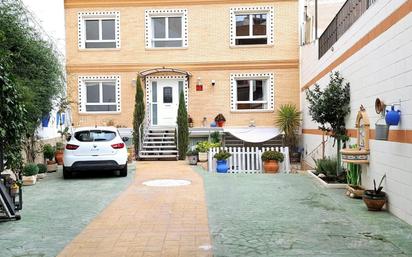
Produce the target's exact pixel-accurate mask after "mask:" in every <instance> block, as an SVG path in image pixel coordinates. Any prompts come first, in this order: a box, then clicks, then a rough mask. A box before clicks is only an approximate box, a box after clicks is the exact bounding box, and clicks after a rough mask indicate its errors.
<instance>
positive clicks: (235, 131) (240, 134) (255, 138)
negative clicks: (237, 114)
mask: <svg viewBox="0 0 412 257" xmlns="http://www.w3.org/2000/svg"><path fill="white" fill-rule="evenodd" d="M224 131H225V132H228V133H230V134H232V135H233V136H234V137H237V138H239V139H241V140H243V141H246V142H249V143H262V142H265V141H268V140H270V139H272V138H275V137H277V136H278V135H279V134H280V131H279V129H277V128H257V127H246V128H224Z"/></svg>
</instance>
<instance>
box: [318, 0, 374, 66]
mask: <svg viewBox="0 0 412 257" xmlns="http://www.w3.org/2000/svg"><path fill="white" fill-rule="evenodd" d="M375 2H376V0H347V1H346V2H345V4H344V5H343V6H342V8H341V9H340V10H339V12H338V13H337V14H336V16H335V18H333V20H332V21H331V23H330V24H329V26H328V27H327V28H326V29H325V31H324V32H323V34H322V35H321V36H320V38H319V53H318V54H319V55H318V58H319V59H320V58H322V56H323V55H324V54H325V53H326V52H327V51H328V50H329V49H331V48H332V46H333V45H334V44H335V43H336V41H338V40H339V38H340V37H341V36H342V35H343V34H344V33H345V32H346V31H347V30H348V29H349V28H350V27H351V26H352V24H354V23H355V22H356V21H357V20H358V19H359V18H360V17H361V16H362V15H363V13H364V12H365V11H366V10H367V9H368V8H369V7H370V6H371V5H372V4H374V3H375Z"/></svg>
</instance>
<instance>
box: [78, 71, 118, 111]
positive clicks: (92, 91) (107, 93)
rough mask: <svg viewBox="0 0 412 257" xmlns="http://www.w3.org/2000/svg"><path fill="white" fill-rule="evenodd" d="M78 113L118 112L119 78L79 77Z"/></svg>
mask: <svg viewBox="0 0 412 257" xmlns="http://www.w3.org/2000/svg"><path fill="white" fill-rule="evenodd" d="M79 111H80V112H83V113H102V112H109V113H110V112H120V77H119V76H96V77H93V76H91V77H79Z"/></svg>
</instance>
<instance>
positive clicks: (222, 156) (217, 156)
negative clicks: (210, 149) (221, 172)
mask: <svg viewBox="0 0 412 257" xmlns="http://www.w3.org/2000/svg"><path fill="white" fill-rule="evenodd" d="M230 156H232V154H231V153H229V152H228V151H226V150H220V151H219V152H218V153H216V154H215V156H213V157H214V158H215V159H216V160H218V161H221V160H227V159H229V158H230Z"/></svg>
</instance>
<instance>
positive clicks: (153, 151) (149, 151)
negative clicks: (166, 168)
mask: <svg viewBox="0 0 412 257" xmlns="http://www.w3.org/2000/svg"><path fill="white" fill-rule="evenodd" d="M140 153H141V154H150V153H155V154H159V153H177V150H143V151H140Z"/></svg>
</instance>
